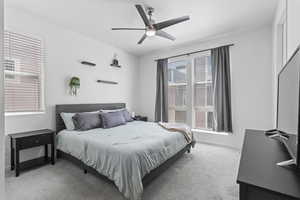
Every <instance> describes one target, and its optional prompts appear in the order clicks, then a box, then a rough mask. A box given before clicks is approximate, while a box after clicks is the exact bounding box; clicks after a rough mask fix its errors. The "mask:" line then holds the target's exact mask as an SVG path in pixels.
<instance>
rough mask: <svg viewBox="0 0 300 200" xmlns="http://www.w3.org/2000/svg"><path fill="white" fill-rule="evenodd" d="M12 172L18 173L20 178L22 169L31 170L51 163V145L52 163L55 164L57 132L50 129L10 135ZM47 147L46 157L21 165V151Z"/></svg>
mask: <svg viewBox="0 0 300 200" xmlns="http://www.w3.org/2000/svg"><path fill="white" fill-rule="evenodd" d="M9 137H10V151H11V170H14V169H15V171H16V177H17V176H19V173H20V169H25V168H30V167H33V166H36V165H41V164H44V163H49V158H48V144H50V145H51V163H52V165H54V164H55V157H54V156H55V154H54V153H55V131H53V130H49V129H43V130H37V131H29V132H23V133H15V134H10V135H9ZM42 145H43V146H44V147H45V155H44V157H41V158H36V159H33V160H28V161H24V162H21V163H20V160H19V158H20V150H24V149H29V148H32V147H37V146H42Z"/></svg>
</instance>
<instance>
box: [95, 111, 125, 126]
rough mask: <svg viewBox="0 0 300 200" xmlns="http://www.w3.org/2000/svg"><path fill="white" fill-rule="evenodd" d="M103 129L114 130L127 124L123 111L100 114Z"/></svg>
mask: <svg viewBox="0 0 300 200" xmlns="http://www.w3.org/2000/svg"><path fill="white" fill-rule="evenodd" d="M100 118H101V121H102V127H103V128H112V127H115V126H119V125H123V124H126V120H125V118H124V115H123V111H117V112H109V113H100Z"/></svg>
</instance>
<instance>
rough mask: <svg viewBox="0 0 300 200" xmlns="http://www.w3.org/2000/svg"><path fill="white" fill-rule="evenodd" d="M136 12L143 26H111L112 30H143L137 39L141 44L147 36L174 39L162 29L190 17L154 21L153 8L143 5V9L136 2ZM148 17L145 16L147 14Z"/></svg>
mask: <svg viewBox="0 0 300 200" xmlns="http://www.w3.org/2000/svg"><path fill="white" fill-rule="evenodd" d="M135 7H136V9H137V11H138V13H139V14H140V16H141V17H142V20H143V22H144V24H145V28H112V30H135V31H137V30H140V31H145V33H144V35H143V36H142V38H141V39H140V40H139V41H138V44H142V43H143V41H144V40H145V39H146V38H147V37H152V36H155V35H156V36H159V37H163V38H166V39H169V40H172V41H174V40H175V39H176V38H175V37H174V36H172V35H170V34H168V33H166V32H165V31H163V30H162V29H164V28H166V27H169V26H172V25H175V24H178V23H181V22H184V21H187V20H189V19H190V17H189V16H183V17H179V18H175V19H170V20H167V21H163V22H159V23H155V21H154V20H153V19H152V15H153V12H154V8H153V7H150V6H147V7H145V10H144V8H143V6H142V5H140V4H137V5H135ZM145 11H146V12H147V14H148V17H147V14H146V12H145Z"/></svg>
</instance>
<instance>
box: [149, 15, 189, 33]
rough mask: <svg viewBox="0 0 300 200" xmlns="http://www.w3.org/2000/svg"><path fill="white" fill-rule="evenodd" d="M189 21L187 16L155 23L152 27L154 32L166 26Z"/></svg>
mask: <svg viewBox="0 0 300 200" xmlns="http://www.w3.org/2000/svg"><path fill="white" fill-rule="evenodd" d="M189 19H190V17H189V16H183V17H179V18H175V19H170V20H167V21H163V22H160V23H156V24H153V26H154V28H155V29H156V30H160V29H163V28H166V27H168V26H172V25H174V24H178V23H181V22H184V21H187V20H189Z"/></svg>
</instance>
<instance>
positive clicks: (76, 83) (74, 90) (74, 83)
mask: <svg viewBox="0 0 300 200" xmlns="http://www.w3.org/2000/svg"><path fill="white" fill-rule="evenodd" d="M69 86H70V94H71V95H72V96H77V94H78V90H79V88H80V78H78V77H76V76H73V77H72V78H71V79H70V82H69Z"/></svg>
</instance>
